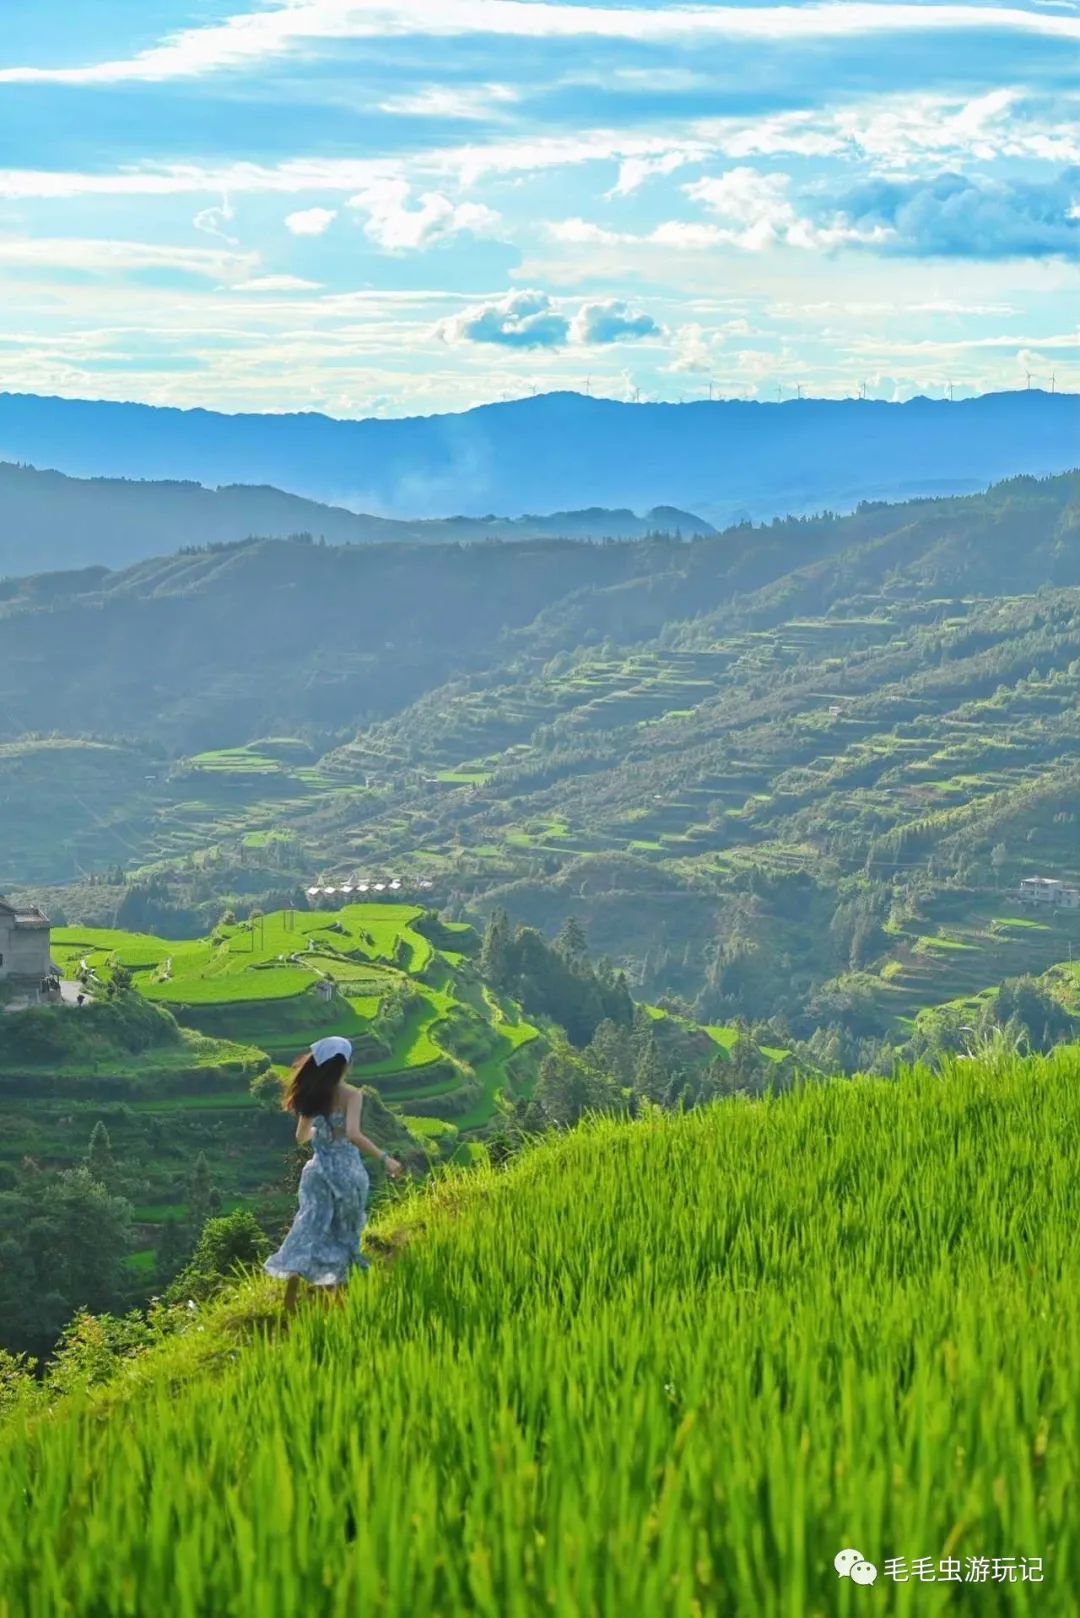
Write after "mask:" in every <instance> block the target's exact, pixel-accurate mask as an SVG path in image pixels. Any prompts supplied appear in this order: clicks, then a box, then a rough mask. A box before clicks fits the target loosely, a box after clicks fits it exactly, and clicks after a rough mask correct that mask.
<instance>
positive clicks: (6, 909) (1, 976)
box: [0, 899, 53, 989]
mask: <svg viewBox="0 0 1080 1618" xmlns="http://www.w3.org/2000/svg"><path fill="white" fill-rule="evenodd" d="M52 969H53V968H52V959H51V955H50V926H49V918H48V916H46V915H45V913H44V911H42V910H37V909H26V910H17V909H16V908H15V906H14V905H9V904H7V903H6V902H5V901H4V900H3V899H0V983H3V982H11V981H12V980H15V981H17V982H19V984H20V986H21V985H22V984H25V985H26V986H28V987H32V988H34V989H37V988H38V987H39V986H40V985H41V983H42V981H43V980H44V979H45V978H48V977H50V976H51V974H52Z"/></svg>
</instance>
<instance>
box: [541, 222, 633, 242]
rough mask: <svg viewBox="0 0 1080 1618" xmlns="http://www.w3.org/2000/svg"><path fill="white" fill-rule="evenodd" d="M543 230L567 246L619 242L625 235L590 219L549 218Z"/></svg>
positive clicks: (553, 239) (555, 240) (554, 240)
mask: <svg viewBox="0 0 1080 1618" xmlns="http://www.w3.org/2000/svg"><path fill="white" fill-rule="evenodd" d="M544 230H545V232H546V233H547V235H549V236H550V237H551V239H552V241H553V242H566V243H567V244H568V245H569V246H578V245H590V246H591V245H594V244H600V243H612V242H621V241H624V240H625V237H623V236H622V235H620V234H619V232H618V231H616V230H607V229H606V228H605V227H604V226H603V225H596V224H594V223H593V221H592V220H591V219H551V220H548V221H547V223H546V224H545V225H544Z"/></svg>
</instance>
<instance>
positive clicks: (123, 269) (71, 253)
mask: <svg viewBox="0 0 1080 1618" xmlns="http://www.w3.org/2000/svg"><path fill="white" fill-rule="evenodd" d="M258 262H259V255H258V254H257V253H228V252H224V251H222V250H221V249H219V248H209V247H163V246H158V245H156V244H154V243H150V242H120V241H103V240H96V239H92V238H84V237H78V236H58V237H40V236H39V237H33V238H31V237H7V238H4V237H0V265H2V266H6V267H8V268H11V269H31V270H34V271H36V272H40V271H43V270H50V269H51V270H79V271H83V272H85V273H86V274H88V275H102V276H112V275H117V274H124V273H127V272H130V271H133V270H178V271H180V272H181V273H183V274H185V275H197V276H203V277H205V278H207V279H208V280H211V281H236V280H237V279H244V278H246V277H249V276H250V275H251V272H252V270H253V269H254V268H255V267H256V265H257V264H258Z"/></svg>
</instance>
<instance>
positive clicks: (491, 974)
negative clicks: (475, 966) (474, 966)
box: [480, 910, 511, 989]
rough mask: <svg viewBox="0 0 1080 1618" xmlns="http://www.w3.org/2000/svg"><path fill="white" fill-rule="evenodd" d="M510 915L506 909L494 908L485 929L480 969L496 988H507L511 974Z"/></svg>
mask: <svg viewBox="0 0 1080 1618" xmlns="http://www.w3.org/2000/svg"><path fill="white" fill-rule="evenodd" d="M510 946H511V934H510V917H509V916H508V915H507V914H506V911H505V910H493V911H492V913H491V916H490V917H489V919H488V924H487V927H486V928H485V929H484V942H483V946H482V948H481V950H480V971H481V974H482V975H483V976H484V977H485V978H486V979H487V981H488V982H489V983H490V984H491V985H492V986H493V987H494V988H496V989H501V988H505V987H506V986H507V980H508V978H509V975H510Z"/></svg>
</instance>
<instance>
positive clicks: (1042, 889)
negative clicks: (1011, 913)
mask: <svg viewBox="0 0 1080 1618" xmlns="http://www.w3.org/2000/svg"><path fill="white" fill-rule="evenodd" d="M1016 892H1017V897H1018V898H1019V899H1021V900H1022V901H1023V902H1024V903H1025V904H1033V905H1058V906H1061V907H1062V908H1063V909H1066V910H1076V909H1077V908H1080V888H1073V887H1070V886H1069V885H1068V883H1067V882H1062V881H1061V880H1060V878H1058V877H1054V876H1025V877H1024V878H1023V880H1022V881H1021V883H1020V886H1019V888H1017V890H1016Z"/></svg>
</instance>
